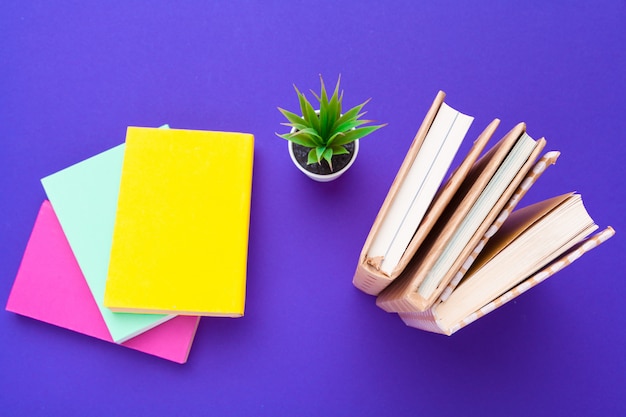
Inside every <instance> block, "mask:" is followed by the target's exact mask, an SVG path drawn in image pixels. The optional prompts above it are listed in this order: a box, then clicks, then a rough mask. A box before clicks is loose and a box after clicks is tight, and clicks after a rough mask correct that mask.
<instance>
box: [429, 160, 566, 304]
mask: <svg viewBox="0 0 626 417" xmlns="http://www.w3.org/2000/svg"><path fill="white" fill-rule="evenodd" d="M559 155H560V152H558V151H550V152H547V153H546V154H545V155H544V156H542V157H541V158H540V159H539V161H538V162H537V163H535V165H534V166H533V168H532V170H531V171H530V172H529V173H528V175H527V176H526V178H525V179H524V181H522V183H521V184H520V185H519V187H518V188H517V190H515V193H513V196H512V197H511V198H510V199H509V201H508V202H507V204H506V206H504V209H502V211H501V212H500V214H499V215H498V217H497V219H496V220H495V221H494V222H493V224H492V225H491V226H489V229H488V230H487V232H485V234H484V235H483V237H482V238H481V239H480V241H479V242H478V244H477V245H476V246H475V247H474V250H473V251H472V253H471V254H470V255H469V257H468V258H467V259H466V260H465V262H463V265H462V266H461V269H459V270H458V271H457V273H456V274H455V275H454V278H453V279H452V281H450V283H449V284H448V285H447V286H446V289H445V290H444V291H443V292H442V293H441V297H440V301H445V300H447V298H448V297H449V296H450V294H451V293H452V291H454V289H455V288H456V287H457V285H459V282H461V279H463V277H464V276H465V274H466V273H467V271H468V270H469V268H470V267H471V266H472V264H473V263H474V261H475V260H476V258H477V257H478V255H480V253H481V252H482V250H483V249H484V248H485V245H486V244H487V242H488V241H489V240H490V239H491V238H492V237H493V236H494V235H495V234H496V232H497V231H498V230H500V227H501V226H502V225H503V224H504V222H505V221H506V220H507V219H508V217H509V215H510V214H511V213H512V212H513V210H514V209H515V207H516V206H517V204H518V203H519V202H520V200H521V199H522V198H523V197H524V195H526V193H527V192H528V190H529V189H530V188H531V187H532V186H533V185H534V183H535V182H536V181H537V179H538V178H539V177H540V176H541V174H543V172H544V171H545V170H546V169H547V168H548V166H550V165H553V164H554V163H556V160H557V159H558V157H559Z"/></svg>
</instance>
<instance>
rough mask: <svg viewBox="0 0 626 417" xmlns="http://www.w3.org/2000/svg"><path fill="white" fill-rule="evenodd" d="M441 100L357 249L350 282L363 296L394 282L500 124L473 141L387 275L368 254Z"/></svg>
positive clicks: (440, 100) (493, 124)
mask: <svg viewBox="0 0 626 417" xmlns="http://www.w3.org/2000/svg"><path fill="white" fill-rule="evenodd" d="M444 98H445V93H443V92H442V91H440V92H439V93H438V94H437V96H436V97H435V100H434V102H433V103H432V105H431V107H430V109H429V111H428V113H427V114H426V116H425V118H424V120H423V122H422V124H421V125H420V128H419V129H418V132H417V134H416V136H415V138H414V139H413V142H412V143H411V146H410V147H409V150H408V152H407V155H406V156H405V158H404V161H403V162H402V165H401V167H400V169H399V170H398V173H397V175H396V177H395V179H394V181H393V184H392V185H391V187H390V189H389V192H388V193H387V196H386V197H385V200H384V202H383V204H382V206H381V208H380V210H379V212H378V215H377V216H376V219H375V220H374V223H373V225H372V227H371V229H370V232H369V234H368V236H367V239H366V241H365V243H364V245H363V248H362V250H361V254H360V256H359V261H358V264H357V268H356V271H355V274H354V277H353V280H352V282H353V284H354V286H355V287H357V288H358V289H360V290H361V291H363V292H365V293H367V294H370V295H378V294H379V293H380V292H381V291H382V290H383V289H385V288H386V287H387V286H388V285H389V284H390V283H391V282H393V280H395V279H396V278H397V277H398V276H399V275H400V273H401V272H402V271H403V270H404V268H405V267H406V266H407V265H408V263H409V261H410V260H411V259H412V257H413V256H414V255H415V253H416V251H417V250H418V249H419V246H420V245H421V244H422V243H423V241H424V239H425V238H426V236H427V235H428V232H429V231H430V230H431V229H432V227H433V226H434V224H435V223H436V221H437V219H438V218H439V216H440V215H441V214H442V212H443V210H444V209H445V207H446V206H447V204H448V203H449V202H450V200H451V199H452V197H453V196H454V194H455V193H456V191H457V190H458V188H459V187H460V185H461V183H462V182H463V180H464V179H465V177H466V176H467V175H468V173H469V170H470V169H471V167H472V166H473V164H474V163H475V162H476V160H477V159H478V157H479V155H480V154H481V152H482V151H483V149H484V148H485V146H486V144H487V142H488V141H489V139H490V138H491V136H492V135H493V133H494V131H495V129H496V128H497V126H498V125H499V123H500V121H499V120H498V119H495V120H494V121H492V122H491V123H490V124H489V125H488V126H487V128H485V130H484V131H483V132H482V133H481V134H480V136H479V137H478V138H477V139H476V141H475V142H474V144H473V146H472V148H471V149H470V151H469V152H468V153H467V155H466V156H465V158H464V159H463V161H462V163H461V164H460V165H459V167H458V168H457V169H456V170H455V171H454V172H453V173H452V175H450V178H449V179H448V180H447V181H446V182H445V184H444V186H443V187H441V189H439V191H438V192H437V193H436V195H435V196H434V198H433V200H432V203H431V204H430V206H429V207H428V209H427V211H426V213H425V214H424V217H423V218H422V220H421V222H419V226H418V227H417V230H416V232H415V233H414V234H413V236H412V238H411V240H410V242H409V244H408V246H407V248H406V250H405V252H404V253H403V255H402V256H401V257H400V259H399V261H398V262H397V264H396V266H395V267H394V269H393V271H392V272H391V273H386V272H385V271H383V270H382V268H381V265H382V262H383V260H384V259H383V257H380V256H379V257H375V256H372V254H371V253H370V251H371V248H372V246H373V244H374V242H375V240H376V239H377V238H378V237H379V236H378V235H379V233H380V232H381V228H382V225H383V223H384V222H385V219H386V218H387V217H388V216H393V215H394V214H393V213H392V210H391V207H392V206H393V205H394V202H395V200H396V199H397V198H399V194H400V192H401V188H404V187H405V185H404V184H405V182H409V181H410V178H409V173H410V172H411V170H412V167H413V165H414V163H416V161H417V158H418V156H419V154H420V152H421V150H422V145H423V143H424V141H425V139H426V136H427V134H428V132H429V131H430V128H431V126H432V124H433V123H434V120H435V119H436V117H437V115H438V113H439V110H440V108H441V107H442V105H443V104H444ZM466 117H469V116H466Z"/></svg>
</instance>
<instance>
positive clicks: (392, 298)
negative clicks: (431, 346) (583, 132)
mask: <svg viewBox="0 0 626 417" xmlns="http://www.w3.org/2000/svg"><path fill="white" fill-rule="evenodd" d="M444 99H445V94H444V93H443V92H439V93H438V94H437V97H436V98H435V100H434V102H433V104H432V106H431V108H430V110H429V111H428V113H427V115H426V117H425V119H424V121H423V123H422V125H421V126H420V128H419V130H418V132H417V135H416V137H415V139H414V140H413V143H412V144H411V146H410V148H409V151H408V152H407V155H406V157H405V159H404V161H403V163H402V166H401V167H400V169H399V171H398V173H397V175H396V178H395V180H394V182H393V184H392V185H391V187H390V189H389V192H388V194H387V196H386V198H385V200H384V202H383V204H382V206H381V208H380V210H379V213H378V215H377V216H376V219H375V220H374V224H373V225H372V228H371V230H370V232H369V234H368V236H367V239H366V241H365V244H364V246H363V249H362V251H361V254H360V256H359V261H358V264H357V268H356V272H355V274H354V278H353V284H354V285H355V286H356V287H357V288H359V289H360V290H362V291H363V292H365V293H367V294H370V295H375V296H376V304H377V305H378V306H379V307H380V308H382V309H383V310H385V311H387V312H390V313H398V314H399V316H400V318H401V319H402V320H403V321H404V322H405V323H406V324H407V325H409V326H412V327H416V328H420V329H423V330H428V331H432V332H436V333H442V334H447V335H451V334H452V333H454V332H456V331H458V330H459V329H461V328H463V327H465V326H466V325H468V324H470V323H471V322H473V321H475V320H476V319H478V318H480V317H482V316H484V315H485V314H487V313H488V312H491V311H493V310H494V309H495V308H497V307H499V306H501V305H502V304H504V303H505V302H508V301H510V300H511V299H513V298H515V297H517V296H518V295H520V294H521V293H522V292H524V291H526V290H527V289H529V288H531V287H533V286H535V285H536V284H538V283H540V282H542V281H543V280H545V279H546V278H547V277H549V276H551V275H553V274H554V273H555V272H557V271H558V270H560V269H562V268H563V267H565V266H567V265H569V264H571V263H572V262H573V261H574V260H576V259H578V258H579V257H580V256H582V255H583V254H584V253H586V252H587V251H589V250H591V249H592V248H594V247H596V246H597V245H599V244H600V243H602V242H604V241H605V240H607V239H608V238H610V237H611V236H613V234H614V233H615V232H614V230H613V229H612V228H611V227H610V226H609V227H607V228H606V229H604V230H602V231H601V232H599V233H597V234H595V235H592V233H593V232H594V231H596V230H597V228H598V227H597V226H596V225H595V223H594V221H593V220H592V219H591V217H590V216H589V214H588V213H587V211H586V209H585V207H584V205H583V203H582V198H581V197H580V195H578V194H575V193H570V194H564V195H561V196H558V197H554V198H552V199H549V200H546V201H544V202H540V203H537V204H534V205H531V206H528V207H525V208H522V209H519V210H517V211H514V209H515V208H516V206H517V204H518V203H519V202H520V200H521V199H522V197H523V196H524V195H525V194H526V192H527V191H528V190H529V189H530V187H531V186H532V185H533V184H535V182H536V181H537V179H538V178H539V176H540V175H541V174H542V173H543V172H544V171H545V170H546V168H547V167H548V166H550V165H552V164H554V163H555V162H556V160H557V158H558V157H559V152H556V151H551V152H547V153H545V154H544V155H543V156H540V154H541V152H542V150H543V148H544V147H545V145H546V141H545V139H544V138H540V139H537V140H535V139H533V138H531V137H530V136H529V135H528V134H527V133H526V125H525V124H524V123H519V124H518V125H517V126H515V127H514V128H513V129H511V130H510V131H509V132H508V133H507V134H506V135H504V137H503V138H502V139H500V140H499V141H498V142H497V143H496V144H495V145H493V146H492V147H491V148H489V149H488V150H487V151H485V152H484V153H483V151H484V150H485V149H486V145H487V142H488V141H489V140H490V138H491V137H492V135H493V134H494V132H495V130H496V127H497V126H498V125H499V123H500V121H499V120H498V119H496V120H494V121H493V122H491V123H490V124H489V125H488V126H487V128H486V129H485V130H484V131H483V132H482V133H481V134H480V135H479V137H478V138H477V139H476V141H475V142H474V144H473V146H472V148H471V149H470V151H469V152H468V153H467V155H466V156H465V158H464V159H463V160H462V162H461V163H460V165H459V166H458V167H457V168H456V169H455V170H454V171H453V172H452V174H451V175H450V176H449V178H448V179H447V180H446V181H445V182H444V181H443V179H444V175H445V173H446V172H447V171H448V169H449V168H450V165H451V162H452V160H453V159H454V157H455V155H456V153H457V151H458V149H459V146H460V144H461V143H462V141H463V138H464V136H465V134H466V133H467V131H468V130H469V125H470V124H471V123H472V121H473V118H472V117H470V116H467V115H464V114H462V113H460V112H458V111H456V110H454V109H452V108H451V107H450V106H448V105H447V104H446V103H444ZM481 153H482V156H480V155H481ZM424 155H427V157H424ZM432 155H436V157H433V156H432Z"/></svg>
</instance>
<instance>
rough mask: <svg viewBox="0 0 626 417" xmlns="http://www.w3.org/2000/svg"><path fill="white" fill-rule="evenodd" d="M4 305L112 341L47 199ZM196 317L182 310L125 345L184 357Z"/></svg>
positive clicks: (170, 357)
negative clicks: (181, 313)
mask: <svg viewBox="0 0 626 417" xmlns="http://www.w3.org/2000/svg"><path fill="white" fill-rule="evenodd" d="M6 309H7V310H8V311H11V312H14V313H17V314H20V315H23V316H27V317H31V318H33V319H36V320H40V321H43V322H46V323H49V324H53V325H56V326H59V327H63V328H66V329H69V330H72V331H75V332H78V333H82V334H85V335H88V336H91V337H95V338H97V339H101V340H105V341H107V342H111V343H114V341H113V338H112V337H111V334H110V332H109V330H108V328H107V326H106V323H105V322H104V320H103V318H102V315H101V314H100V309H99V308H98V305H97V303H96V302H95V300H94V298H93V295H92V293H91V291H90V289H89V287H88V286H87V283H86V281H85V278H84V276H83V274H82V271H81V269H80V267H79V266H78V263H77V261H76V258H75V257H74V254H73V252H72V249H71V248H70V245H69V243H68V241H67V239H66V237H65V235H64V234H63V230H62V228H61V225H60V223H59V221H58V219H57V218H56V216H55V213H54V211H53V209H52V206H51V204H50V202H48V201H44V203H43V204H42V206H41V208H40V211H39V214H38V216H37V219H36V221H35V225H34V227H33V231H32V233H31V236H30V239H29V241H28V244H27V246H26V250H25V252H24V256H23V259H22V262H21V265H20V268H19V270H18V273H17V276H16V278H15V282H14V284H13V287H12V289H11V293H10V295H9V300H8V302H7V306H6ZM198 322H199V317H197V316H195V317H193V316H178V317H175V318H174V319H172V320H169V321H167V322H165V323H163V324H161V325H159V326H156V327H154V328H152V329H151V330H148V331H146V332H144V333H142V334H140V335H139V336H136V337H134V338H132V339H129V340H127V341H126V342H124V343H122V344H121V345H122V346H125V347H128V348H131V349H135V350H138V351H141V352H144V353H148V354H150V355H154V356H158V357H160V358H163V359H167V360H170V361H173V362H177V363H185V362H186V361H187V357H188V355H189V350H190V348H191V345H192V342H193V339H194V336H195V333H196V329H197V326H198Z"/></svg>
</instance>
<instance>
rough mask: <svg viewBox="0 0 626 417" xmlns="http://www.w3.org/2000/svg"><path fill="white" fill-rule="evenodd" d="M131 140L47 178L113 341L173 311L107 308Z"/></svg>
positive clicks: (148, 326)
mask: <svg viewBox="0 0 626 417" xmlns="http://www.w3.org/2000/svg"><path fill="white" fill-rule="evenodd" d="M124 147H125V145H124V144H122V145H119V146H116V147H114V148H112V149H109V150H107V151H104V152H102V153H99V154H98V155H95V156H93V157H91V158H88V159H86V160H84V161H81V162H79V163H77V164H74V165H72V166H70V167H68V168H65V169H63V170H61V171H59V172H56V173H54V174H52V175H49V176H47V177H45V178H43V179H42V180H41V183H42V184H43V187H44V189H45V191H46V194H47V196H48V199H49V201H50V202H51V203H52V206H53V207H54V211H55V213H56V215H57V217H58V219H59V221H60V223H61V226H62V228H63V231H64V233H65V236H66V237H67V240H68V241H69V243H70V246H71V248H72V251H73V252H74V255H75V256H76V259H77V260H78V264H79V265H80V268H81V270H82V272H83V275H84V276H85V279H86V281H87V284H88V285H89V289H90V290H91V292H92V294H93V297H94V299H95V300H96V303H97V304H98V308H99V309H100V313H101V314H102V317H103V319H104V322H105V323H106V325H107V328H108V329H109V331H110V332H111V336H112V337H113V340H115V341H116V342H123V341H125V340H128V339H130V338H132V337H134V336H137V335H138V334H140V333H142V332H144V331H146V330H149V329H151V328H152V327H154V326H157V325H158V324H160V323H163V322H164V321H166V320H169V319H171V318H172V317H173V316H171V315H170V316H165V315H148V314H116V313H113V312H112V311H111V310H109V309H108V308H106V307H104V304H103V302H104V290H105V285H106V277H107V270H108V266H109V256H110V252H111V241H112V238H113V226H114V224H115V213H116V208H117V198H118V193H119V184H120V178H121V175H122V161H123V159H124Z"/></svg>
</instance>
